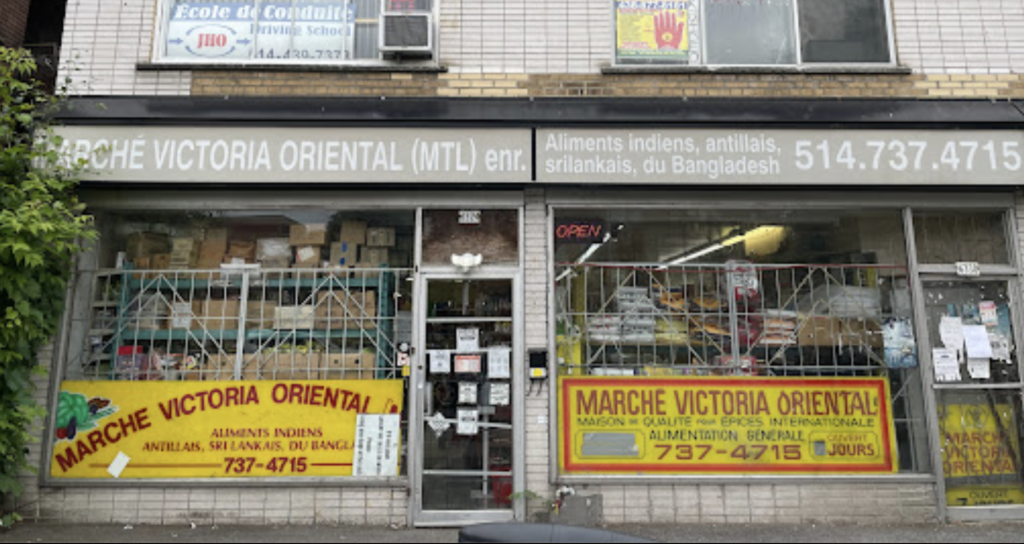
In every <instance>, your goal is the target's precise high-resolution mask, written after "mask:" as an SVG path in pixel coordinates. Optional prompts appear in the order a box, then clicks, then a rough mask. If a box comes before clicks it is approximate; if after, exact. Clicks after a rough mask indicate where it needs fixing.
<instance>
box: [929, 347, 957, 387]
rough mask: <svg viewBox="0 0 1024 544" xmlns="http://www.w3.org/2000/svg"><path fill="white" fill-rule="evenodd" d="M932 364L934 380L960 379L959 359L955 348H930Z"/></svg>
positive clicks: (949, 380) (953, 380)
mask: <svg viewBox="0 0 1024 544" xmlns="http://www.w3.org/2000/svg"><path fill="white" fill-rule="evenodd" d="M932 366H933V367H935V381H937V382H958V381H960V359H959V357H957V352H956V350H954V349H946V348H932Z"/></svg>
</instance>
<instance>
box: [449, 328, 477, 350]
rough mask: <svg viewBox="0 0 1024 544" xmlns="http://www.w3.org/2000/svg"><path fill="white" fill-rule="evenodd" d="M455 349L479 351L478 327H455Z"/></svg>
mask: <svg viewBox="0 0 1024 544" xmlns="http://www.w3.org/2000/svg"><path fill="white" fill-rule="evenodd" d="M456 338H457V341H456V344H455V349H457V350H458V351H459V352H461V353H466V352H470V351H480V329H457V330H456Z"/></svg>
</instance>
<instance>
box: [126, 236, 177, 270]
mask: <svg viewBox="0 0 1024 544" xmlns="http://www.w3.org/2000/svg"><path fill="white" fill-rule="evenodd" d="M170 250H171V240H170V238H169V237H168V236H167V235H166V234H159V233H155V232H135V233H132V234H129V235H128V247H127V248H126V252H127V253H128V260H130V261H132V262H135V261H136V260H137V259H139V258H140V257H151V256H153V255H156V254H157V253H169V252H170ZM136 266H137V265H136Z"/></svg>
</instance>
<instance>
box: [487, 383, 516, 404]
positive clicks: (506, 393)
mask: <svg viewBox="0 0 1024 544" xmlns="http://www.w3.org/2000/svg"><path fill="white" fill-rule="evenodd" d="M488 391H489V393H488V395H487V396H488V397H489V398H488V399H487V400H488V404H490V405H491V406H508V405H509V403H510V401H511V398H512V386H511V384H507V383H492V384H489V385H488Z"/></svg>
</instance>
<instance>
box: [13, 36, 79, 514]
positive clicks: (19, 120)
mask: <svg viewBox="0 0 1024 544" xmlns="http://www.w3.org/2000/svg"><path fill="white" fill-rule="evenodd" d="M35 71H36V65H35V61H34V60H33V59H32V57H31V55H29V54H28V53H27V52H26V51H23V50H19V49H8V48H4V47H0V498H7V499H10V498H12V497H17V496H19V495H20V494H22V493H23V492H24V486H23V484H22V482H21V480H20V479H19V475H21V474H24V473H25V472H26V471H30V472H31V471H34V469H35V468H34V467H32V466H30V465H29V463H28V462H27V459H26V449H27V448H28V446H29V444H31V443H32V442H34V441H36V438H35V436H36V435H37V434H38V430H37V429H33V422H35V421H40V420H41V419H42V417H43V416H44V415H45V410H44V409H43V407H41V406H39V405H38V404H37V403H36V402H35V401H34V399H33V390H34V388H33V385H32V377H33V375H34V374H39V373H41V372H42V367H40V366H39V362H38V361H37V359H36V354H37V352H38V351H39V350H40V348H42V347H43V346H44V345H45V344H46V343H47V342H49V341H50V340H51V339H52V338H53V337H54V335H55V334H56V332H57V324H58V322H59V320H60V316H61V313H62V311H63V303H64V295H65V292H66V288H67V282H68V280H69V278H70V275H71V270H72V267H73V262H74V257H75V254H76V253H77V252H79V251H80V249H81V248H82V247H83V245H84V244H88V243H91V242H92V241H94V240H95V239H96V233H95V230H94V228H93V222H92V218H91V217H89V216H88V215H86V214H85V206H84V205H83V204H81V203H80V202H79V201H78V198H77V197H76V196H75V189H76V187H77V185H78V179H79V174H80V172H81V170H82V169H83V168H84V167H85V164H84V161H79V162H77V163H73V164H71V163H69V162H68V161H63V160H62V156H61V154H60V152H59V150H60V146H61V144H62V142H61V140H60V138H59V137H58V136H56V135H55V134H54V133H53V131H52V126H53V114H54V113H55V112H56V111H57V110H58V109H59V108H60V106H61V102H62V101H61V99H59V98H57V97H53V96H50V95H47V94H46V93H45V92H43V90H42V88H41V86H40V85H39V84H38V83H37V82H36V81H34V80H33V79H32V75H33V74H34V73H35ZM17 519H18V518H17V516H16V515H15V514H13V513H10V512H6V513H5V512H3V511H2V502H0V524H2V526H3V527H5V528H6V527H10V525H11V524H12V523H14V522H15V521H17Z"/></svg>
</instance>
